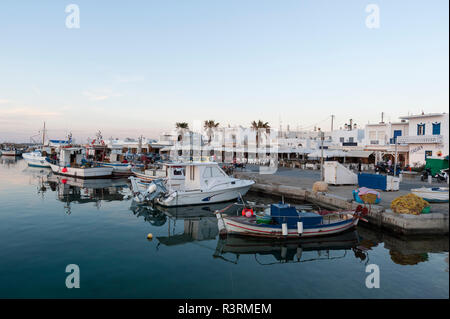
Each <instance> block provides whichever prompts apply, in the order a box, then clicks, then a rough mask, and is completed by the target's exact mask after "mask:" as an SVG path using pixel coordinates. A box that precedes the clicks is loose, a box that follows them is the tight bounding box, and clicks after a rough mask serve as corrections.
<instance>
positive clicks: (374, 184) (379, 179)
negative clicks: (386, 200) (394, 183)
mask: <svg viewBox="0 0 450 319" xmlns="http://www.w3.org/2000/svg"><path fill="white" fill-rule="evenodd" d="M358 186H359V187H367V188H372V189H381V190H383V191H385V190H386V189H387V177H386V176H385V175H378V174H367V173H359V174H358Z"/></svg>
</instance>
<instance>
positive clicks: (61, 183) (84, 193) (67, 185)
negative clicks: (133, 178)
mask: <svg viewBox="0 0 450 319" xmlns="http://www.w3.org/2000/svg"><path fill="white" fill-rule="evenodd" d="M35 173H36V172H35ZM36 178H37V180H38V193H45V192H46V191H47V190H51V191H52V192H56V195H57V199H58V200H59V201H61V202H63V203H65V206H64V208H65V210H66V213H67V214H71V204H72V203H76V204H86V203H94V204H95V206H96V207H97V208H98V209H99V208H100V207H101V203H102V201H106V202H111V201H123V200H125V199H127V198H128V196H129V195H128V194H127V193H126V192H125V191H124V190H125V189H127V188H128V184H127V180H126V179H77V178H73V177H65V176H58V175H54V174H52V173H49V174H47V175H45V173H44V174H43V175H42V176H36Z"/></svg>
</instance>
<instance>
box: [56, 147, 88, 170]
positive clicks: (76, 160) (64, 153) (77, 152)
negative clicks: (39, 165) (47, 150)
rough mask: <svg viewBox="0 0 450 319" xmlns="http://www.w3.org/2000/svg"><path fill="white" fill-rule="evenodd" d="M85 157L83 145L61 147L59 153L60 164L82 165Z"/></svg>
mask: <svg viewBox="0 0 450 319" xmlns="http://www.w3.org/2000/svg"><path fill="white" fill-rule="evenodd" d="M83 159H84V154H83V149H82V148H81V147H68V148H61V150H60V153H59V165H60V166H71V167H76V166H81V165H82V160H83Z"/></svg>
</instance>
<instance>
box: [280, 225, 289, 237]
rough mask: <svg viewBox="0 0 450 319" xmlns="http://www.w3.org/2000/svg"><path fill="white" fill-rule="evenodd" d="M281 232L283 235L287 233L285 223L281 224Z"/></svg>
mask: <svg viewBox="0 0 450 319" xmlns="http://www.w3.org/2000/svg"><path fill="white" fill-rule="evenodd" d="M281 233H282V234H283V236H287V234H288V227H287V223H283V224H281Z"/></svg>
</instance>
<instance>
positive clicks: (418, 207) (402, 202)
mask: <svg viewBox="0 0 450 319" xmlns="http://www.w3.org/2000/svg"><path fill="white" fill-rule="evenodd" d="M429 205H430V204H429V203H428V202H427V201H425V200H423V199H422V198H421V197H419V196H417V195H414V194H412V193H410V194H408V195H404V196H400V197H397V198H396V199H394V200H393V201H392V203H391V209H392V211H394V212H396V213H399V214H412V215H419V214H420V213H421V212H422V210H423V209H424V208H425V207H427V206H429Z"/></svg>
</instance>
